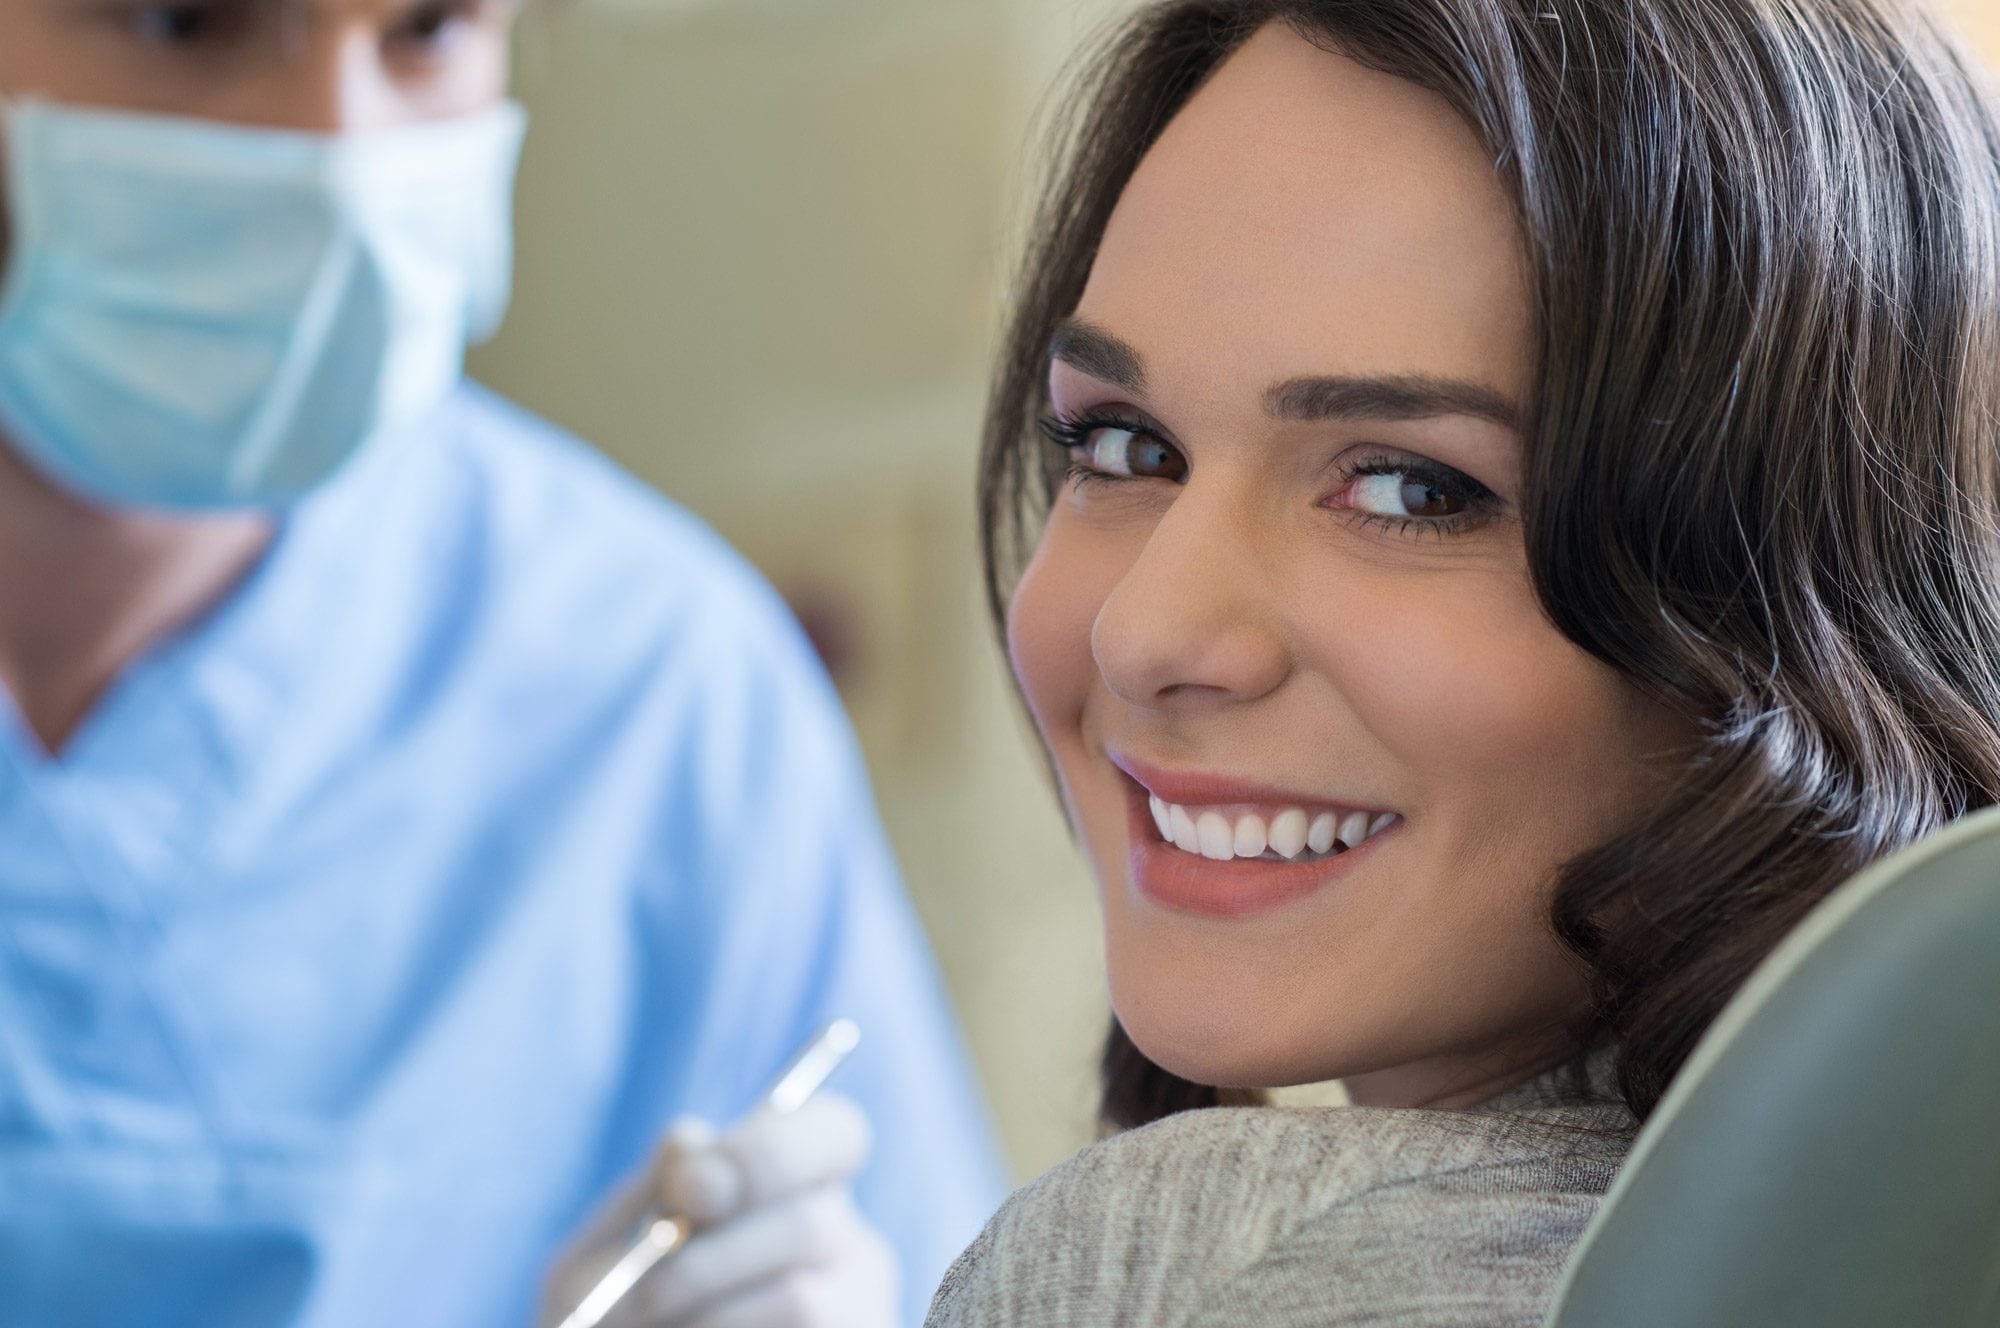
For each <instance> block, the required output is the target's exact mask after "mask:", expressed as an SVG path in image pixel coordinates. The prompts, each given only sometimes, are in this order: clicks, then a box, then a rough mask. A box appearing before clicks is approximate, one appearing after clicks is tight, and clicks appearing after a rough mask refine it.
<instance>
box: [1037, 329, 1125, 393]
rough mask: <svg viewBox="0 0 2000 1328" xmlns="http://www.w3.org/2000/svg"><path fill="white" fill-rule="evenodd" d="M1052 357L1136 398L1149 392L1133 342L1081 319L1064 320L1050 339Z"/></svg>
mask: <svg viewBox="0 0 2000 1328" xmlns="http://www.w3.org/2000/svg"><path fill="white" fill-rule="evenodd" d="M1049 358H1050V359H1051V360H1061V361H1062V362H1063V363H1064V364H1067V365H1069V366H1070V367H1071V368H1073V369H1076V370H1077V371H1079V372H1081V373H1087V374H1089V375H1090V376H1091V377H1092V378H1095V379H1098V380H1099V381H1101V382H1106V383H1109V384H1111V386H1113V387H1116V388H1122V389H1123V390H1125V391H1127V392H1131V393H1133V394H1134V395H1137V394H1139V393H1142V392H1144V391H1145V390H1146V369H1145V365H1144V364H1143V363H1142V362H1141V360H1140V359H1139V352H1138V351H1136V350H1134V349H1132V345H1131V343H1130V342H1127V341H1122V340H1120V339H1119V338H1117V337H1114V336H1112V335H1111V334H1110V333H1109V332H1106V331H1105V330H1104V329H1103V328H1101V327H1098V326H1096V325H1095V324H1093V323H1088V322H1085V321H1084V320H1083V319H1081V318H1065V319H1064V320H1063V321H1062V322H1061V323H1058V324H1057V325H1056V330H1055V335H1053V336H1051V337H1050V338H1049Z"/></svg>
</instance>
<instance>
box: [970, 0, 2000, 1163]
mask: <svg viewBox="0 0 2000 1328" xmlns="http://www.w3.org/2000/svg"><path fill="white" fill-rule="evenodd" d="M1271 22H1285V23H1289V24H1291V25H1292V26H1293V27H1295V28H1296V29H1297V30H1298V31H1299V32H1301V33H1302V34H1304V35H1305V36H1306V37H1308V38H1309V39H1311V40H1313V41H1315V42H1317V43H1319V44H1321V45H1323V46H1325V47H1326V48H1328V49H1329V50H1335V51H1338V52H1340V53H1342V54H1344V55H1346V56H1349V57H1350V58H1353V59H1355V60H1358V61H1360V62H1361V63H1363V64H1366V65H1369V66H1372V67H1374V68H1376V69H1379V70H1381V71H1384V72H1387V73H1390V74H1394V75H1397V76H1399V77H1402V78H1406V79H1409V80H1410V81H1412V82H1414V83H1416V84H1419V85H1421V86H1422V87H1425V88H1427V89H1429V90H1431V91H1432V92H1435V93H1437V94H1439V95H1440V96H1442V97H1444V98H1445V99H1446V100H1447V101H1448V102H1449V103H1450V104H1451V105H1452V106H1453V107H1454V108H1455V109H1456V110H1457V111H1458V113H1459V114H1460V115H1461V116H1462V117H1463V118H1464V119H1465V121H1466V122H1467V123H1468V124H1470V125H1471V126H1472V128H1473V130H1474V131H1475V132H1476V133H1477V134H1478V135H1479V136H1480V138H1481V139H1482V140H1483V142H1484V143H1485V145H1486V146H1487V147H1488V148H1489V149H1490V151H1491V153H1492V156H1493V160H1494V162H1495V164H1496V169H1497V171H1498V172H1499V174H1500V177H1501V179H1502V182H1503V184H1504V185H1505V186H1506V187H1507V188H1509V190H1510V191H1511V193H1512V194H1513V196H1514V198H1515V199H1516V201H1517V203H1518V206H1519V215H1520V224H1521V228H1522V232H1523V235H1524V237H1525V239H1526V243H1527V249H1528V253H1529V255H1530V264H1531V270H1532V273H1533V278H1534V287H1535V291H1536V296H1537V300H1538V307H1537V310H1536V313H1537V315H1538V327H1539V332H1538V336H1539V345H1538V347H1537V349H1538V352H1539V360H1538V364H1539V369H1538V378H1537V382H1536V388H1535V396H1534V400H1533V404H1532V416H1533V418H1532V419H1531V420H1530V422H1529V426H1528V428H1527V431H1526V433H1527V437H1526V442H1525V450H1524V485H1523V495H1524V496H1523V501H1522V505H1521V508H1522V518H1523V522H1524V531H1525V538H1526V541H1527V551H1528V559H1529V564H1530V567H1531V569H1532V574H1533V577H1534V580H1535V585H1536V589H1537V592H1538V594H1539V597H1540V600H1541V603H1542V606H1543V609H1544V611H1545V612H1546V613H1547V614H1548V616H1549V618H1550V619H1551V620H1552V621H1553V623H1554V624H1555V626H1556V627H1557V629H1558V630H1560V631H1561V632H1562V633H1563V635H1565V636H1566V637H1568V638H1569V639H1570V640H1571V641H1573V642H1575V643H1576V644H1577V645H1578V646H1579V647H1581V648H1582V649H1584V650H1586V651H1588V652H1589V653H1590V654H1592V655H1593V656H1595V657H1597V658H1598V659H1600V660H1602V661H1604V662H1605V663H1606V664H1608V665H1609V666H1611V667H1612V668H1614V669H1616V670H1617V671H1618V672H1619V673H1621V674H1622V675H1624V676H1625V677H1626V678H1628V679H1629V680H1630V681H1631V682H1632V683H1633V684H1634V685H1636V686H1637V687H1639V688H1641V689H1643V690H1644V691H1645V692H1646V693H1648V694H1649V695H1652V696H1654V697H1656V698H1658V699H1660V700H1661V701H1663V702H1664V703H1666V704H1667V705H1669V706H1671V707H1672V708H1673V709H1675V710H1676V711H1678V712H1679V713H1681V714H1683V715H1685V716H1687V717H1688V718H1689V719H1690V720H1692V721H1693V722H1694V723H1695V724H1696V725H1698V727H1699V731H1700V733H1701V738H1700V741H1699V744H1698V746H1697V748H1696V750H1695V751H1694V752H1693V754H1692V756H1691V758H1690V759H1689V760H1688V762H1687V763H1686V767H1685V769H1684V770H1683V771H1678V772H1676V774H1677V778H1676V781H1675V784H1674V788H1673V791H1672V792H1671V793H1670V794H1669V795H1668V796H1667V797H1665V798H1664V799H1663V800H1662V801H1661V802H1660V804H1659V805H1657V806H1655V807H1652V808H1650V809H1648V811H1647V813H1646V814H1645V815H1644V816H1643V817H1642V818H1641V819H1640V820H1639V822H1638V823H1637V824H1634V825H1632V826H1630V827H1629V828H1628V829H1627V830H1626V831H1625V832H1624V833H1622V834H1620V835H1619V836H1618V837H1616V838H1615V839H1613V840H1611V841H1610V842H1609V843H1605V844H1603V845H1600V846H1599V847H1597V848H1596V849H1594V850H1593V851H1591V852H1589V853H1586V854H1584V855H1583V856H1582V857H1580V858H1578V859H1577V860H1575V861H1573V862H1570V863H1568V864H1567V865H1566V866H1565V867H1564V868H1563V870H1562V872H1561V875H1560V879H1559V880H1558V881H1557V882H1556V892H1555V896H1554V904H1553V909H1552V916H1551V919H1550V922H1551V926H1552V927H1553V928H1554V930H1555V932H1556V934H1557V936H1559V937H1560V939H1561V940H1562V941H1563V943H1564V944H1565V945H1566V946H1567V947H1568V948H1569V949H1570V951H1572V952H1573V953H1574V954H1575V956H1576V957H1577V959H1578V960H1579V961H1580V962H1581V963H1582V964H1583V965H1584V966H1585V968H1586V969H1587V971H1588V974H1589V977H1590V979H1591V984H1592V987H1593V991H1594V997H1595V1000H1594V1004H1593V1009H1592V1013H1591V1016H1590V1019H1589V1022H1588V1025H1587V1026H1586V1027H1583V1028H1581V1029H1579V1030H1577V1035H1578V1045H1579V1047H1580V1048H1582V1049H1589V1048H1593V1047H1598V1046H1603V1045H1611V1046H1615V1047H1616V1049H1617V1053H1616V1054H1617V1064H1618V1079H1619V1088H1620V1091H1621V1092H1622V1094H1623V1096H1624V1098H1625V1100H1626V1102H1627V1103H1628V1104H1629V1105H1630V1106H1631V1108H1632V1109H1633V1111H1634V1112H1635V1113H1636V1114H1637V1115H1639V1116H1640V1117H1641V1118H1643V1117H1645V1116H1646V1115H1647V1114H1648V1113H1649V1112H1650V1111H1651V1110H1652V1108H1653V1106H1654V1105H1655V1104H1656V1103H1657V1102H1658V1101H1659V1098H1660V1096H1661V1094H1662V1093H1663V1092H1664V1091H1665V1090H1666V1087H1667V1084H1668V1083H1669V1081H1671V1079H1672V1078H1673V1076H1674V1074H1675V1072H1676V1071H1677V1070H1678V1069H1679V1067H1680V1065H1681V1064H1682V1062H1683V1061H1685V1059H1686V1058H1687V1056H1688V1053H1689V1051H1690V1050H1691V1049H1692V1048H1693V1046H1694V1044H1695V1042H1696V1040H1697V1039H1698V1038H1699V1037H1700V1036H1701V1034H1702V1032H1703V1030H1704V1029H1706V1028H1707V1027H1708V1025H1709V1023H1710V1021H1711V1020H1712V1019H1713V1018H1714V1016H1715V1015H1716V1013H1717V1012H1718V1011H1719V1010H1720V1008H1721V1007H1722V1005H1723V1004H1724V1003H1725V1002H1726V1001H1727V1000H1728V999H1729V997H1730V996H1731V995H1732V994H1733V993H1734V992H1735V991H1736V989H1737V987H1738V986H1739V985H1740V984H1741V983H1742V981H1743V979H1744V978H1745V977H1746V976H1747V975H1748V973H1749V972H1750V970H1751V969H1752V968H1754V967H1755V966H1756V965H1757V963H1758V962H1759V961H1760V960H1761V959H1762V958H1763V957H1764V956H1765V955H1766V954H1768V953H1769V951H1770V950H1771V948H1772V947H1773V946H1774V945H1775V944H1776V943H1777V941H1778V940H1779V938H1780V937H1782V936H1783V935H1784V933H1785V932H1786V931H1787V930H1789V929H1790V928H1791V927H1792V926H1793V924H1794V923H1796V922H1797V921H1798V920H1799V918H1800V917H1801V916H1802V915H1804V914H1805V913H1806V912H1807V910H1809V909H1810V908H1812V906H1813V905H1814V904H1815V903H1816V902H1818V901H1819V900H1820V899H1821V898H1823V897H1824V896H1825V895H1826V894H1827V893H1828V891H1830V890H1831V889H1832V888H1833V887H1834V886H1836V885H1837V884H1839V883H1840V882H1841V881H1842V880H1844V879H1846V878H1847V877H1849V876H1851V875H1852V874H1854V872H1856V871H1857V870H1859V869H1860V868H1862V867H1863V866H1865V865H1867V864H1868V863H1870V862H1872V861H1874V860H1875V859H1877V858H1880V857H1882V856H1883V855H1884V854H1887V853H1889V852H1891V851H1893V850H1895V849H1897V848H1899V847H1901V846H1902V845H1904V844H1907V843H1909V842H1910V841H1912V840H1914V839H1916V838H1918V837H1920V836H1922V835H1924V834H1927V833H1929V832H1930V831H1932V830H1935V829H1937V828H1938V827H1939V826H1940V825H1943V824H1944V823H1945V822H1947V821H1949V820H1951V819H1953V818H1954V817H1957V816H1961V815H1963V814H1964V813H1965V812H1967V811H1969V810H1971V809H1973V808H1977V807H1981V806H1985V805H1986V804H1988V803H1991V802H1993V801H1994V800H1995V798H1996V796H2000V478H1996V469H1997V467H1996V461H2000V455H1996V445H2000V129H1997V128H1996V124H1995V121H1994V118H1993V116H1992V114H1991V113H1990V112H1989V110H1988V109H1987V107H1986V104H1985V102H1984V101H1983V100H1982V98H1983V89H1982V87H1981V86H1980V81H1979V79H1978V77H1977V76H1976V75H1975V73H1974V72H1973V70H1972V67H1971V65H1970V62H1969V61H1968V59H1967V58H1966V56H1965V55H1964V54H1963V53H1962V51H1961V50H1960V48H1959V47H1958V46H1957V45H1955V44H1954V42H1953V41H1952V40H1951V39H1950V38H1949V37H1948V36H1947V35H1946V34H1945V33H1944V32H1943V31H1942V30H1941V29H1940V28H1939V26H1938V25H1937V24H1936V23H1935V22H1934V21H1933V20H1931V19H1930V18H1929V17H1928V16H1927V15H1925V14H1924V13H1923V12H1922V11H1921V10H1919V9H1917V8H1915V7H1913V6H1911V5H1908V4H1904V3H1899V2H1898V0H1170V2H1169V3H1165V4H1158V5H1154V6H1152V7H1149V8H1147V9H1145V10H1143V11H1142V12H1140V13H1139V14H1138V15H1137V16H1136V17H1135V18H1133V19H1132V20H1131V21H1130V22H1129V23H1128V24H1127V25H1125V26H1124V27H1123V28H1122V29H1121V30H1120V32H1119V33H1118V35H1116V36H1115V38H1113V39H1112V40H1111V41H1110V43H1109V44H1108V45H1106V46H1105V47H1104V49H1103V50H1102V51H1101V52H1100V53H1099V55H1098V56H1097V58H1096V60H1095V61H1094V62H1093V63H1092V64H1091V65H1090V66H1089V73H1088V74H1087V76H1086V78H1085V81H1084V84H1083V86H1084V87H1085V88H1086V92H1085V93H1084V94H1083V95H1081V96H1080V97H1079V98H1078V99H1077V100H1076V102H1075V105H1076V106H1077V108H1078V109H1079V113H1078V114H1076V115H1075V116H1074V117H1073V118H1072V119H1071V120H1070V121H1069V129H1068V133H1067V136H1066V138H1065V139H1064V141H1063V142H1062V143H1061V144H1060V145H1059V146H1060V151H1059V154H1058V166H1057V168H1056V174H1055V176H1054V178H1053V183H1052V185H1051V187H1050V189H1049V191H1048V193H1047V196H1046V199H1045V201H1044V203H1043V207H1042V210H1041V213H1040V215H1039V218H1038V221H1037V224H1036V227H1035V230H1034V234H1033V239H1032V243H1031V246H1030V249H1029V253H1028V256H1027V259H1026V264H1025V269H1024V272H1023V280H1022V284H1021V286H1020V289H1019V297H1018V302H1017V304H1016V307H1015V309H1014V312H1013V317H1012V321H1011V323H1010V326H1009V329H1008V332H1007V335H1006V340H1005V345H1004V350H1003V354H1002V358H1001V363H1000V366H999V376H998V379H997V381H996V383H995V386H994V391H993V396H992V399H991V403H990V408H989V414H988V418H987V423H986V430H985V440H984V451H983V456H982V461H981V477H980V514H981V535H982V540H983V544H984V549H985V554H986V565H987V590H988V595H989V597H990V600H991V603H992V607H993V610H994V613H995V615H996V617H1002V616H1004V613H1005V608H1006V603H1007V598H1008V595H1009V593H1010V591H1011V587H1012V585H1013V583H1014V580H1015V578H1016V576H1017V574H1018V570H1019V568H1020V566H1021V564H1022V560H1023V558H1024V557H1025V556H1026V554H1027V553H1028V552H1029V550H1030V549H1031V548H1032V544H1033V541H1034V538H1035V536H1036V533H1037V531H1038V529H1039V524H1040V521H1041V519H1042V517H1043V516H1044V515H1045V514H1046V512H1047V509H1048V505H1049V502H1050V501H1051V498H1052V496H1053V493H1054V490H1055V486H1056V483H1057V478H1058V475H1059V468H1058V467H1056V466H1055V465H1054V464H1053V462H1054V458H1053V457H1052V456H1051V454H1050V453H1049V452H1048V450H1047V449H1046V447H1045V446H1044V445H1042V444H1040V443H1039V442H1038V441H1037V433H1036V429H1035V421H1036V419H1037V418H1038V417H1039V416H1040V415H1041V414H1042V413H1043V412H1044V411H1045V410H1046V409H1047V405H1048V403H1047V386H1046V378H1047V361H1048V346H1049V338H1050V336H1051V334H1052V333H1053V332H1054V330H1055V328H1056V326H1057V324H1058V323H1059V322H1060V321H1061V320H1062V319H1063V318H1064V317H1066V316H1067V315H1068V314H1069V313H1070V312H1071V311H1072V310H1073V309H1074V308H1075V306H1076V303H1077V300H1078V298H1079V297H1080V295H1081V293H1082V290H1083V286H1084V281H1085V278H1086V277H1087V276H1088V274H1089V270H1090V265H1091V262H1092V258H1093V256H1094V254H1095V251H1096V247H1097V244H1098V241H1099V239H1100V237H1101V236H1102V234H1103V231H1104V228H1105V225H1106V223H1107V221H1108V219H1109V217H1110V215H1111V210H1112V207H1113V205H1114V204H1115V203H1116V202H1117V200H1118V196H1119V194H1120V193H1121V192H1122V191H1123V189H1124V186H1125V184H1126V182H1127V180H1128V179H1129V178H1130V177H1131V175H1132V172H1133V170H1134V169H1135V167H1136V166H1137V165H1138V162H1139V159H1140V158H1141V157H1142V156H1143V155H1144V153H1145V152H1146V150H1147V148H1148V147H1149V146H1150V145H1151V144H1152V142H1153V141H1154V139H1155V138H1156V137H1157V136H1158V135H1159V133H1160V131H1161V129H1162V128H1163V127H1164V126H1165V124H1166V123H1167V121H1168V120H1169V119H1171V118H1172V117H1173V115H1174V114H1175V113H1176V112H1177V111H1178V110H1179V109H1180V108H1181V107H1182V106H1183V105H1184V104H1185V103H1186V102H1187V100H1188V99H1189V97H1190V96H1191V95H1192V94H1193V93H1194V91H1195V90H1196V89H1197V88H1198V87H1199V86H1200V85H1201V84H1202V82H1203V81H1204V80H1205V79H1206V78H1207V77H1208V75H1209V74H1210V73H1212V72H1213V71H1214V70H1215V69H1216V68H1217V67H1218V66H1219V65H1220V64H1221V63H1222V62H1223V61H1224V60H1225V59H1227V58H1228V56H1229V55H1230V53H1231V52H1233V51H1234V50H1236V48H1237V47H1238V46H1240V45H1241V44H1242V43H1243V41H1244V40H1245V39H1246V38H1247V37H1248V36H1249V35H1250V34H1251V33H1252V32H1254V31H1256V30H1257V29H1258V28H1260V27H1262V26H1263V25H1265V24H1267V23H1271ZM1103 1069H1104V1098H1103V1115H1104V1118H1105V1120H1106V1122H1107V1124H1110V1125H1114V1126H1129V1125H1137V1124H1142V1123H1144V1122H1146V1121H1149V1120H1154V1119H1157V1118H1159V1117H1161V1116H1164V1115H1167V1114H1169V1113H1171V1112H1174V1111H1177V1110H1182V1109H1184V1108H1188V1107H1194V1106H1202V1105H1209V1104H1213V1103H1215V1102H1216V1101H1218V1100H1221V1098H1220V1096H1219V1095H1218V1093H1217V1091H1216V1090H1215V1089H1212V1088H1207V1087H1204V1086H1202V1085H1197V1084H1192V1083H1189V1082H1187V1081H1185V1080H1181V1079H1178V1078H1176V1077H1174V1076H1173V1075H1171V1074H1168V1073H1167V1072H1166V1071H1164V1070H1162V1069H1160V1068H1159V1067H1158V1066H1156V1065H1154V1064H1152V1063H1151V1062H1150V1061H1148V1060H1147V1059H1146V1058H1145V1057H1144V1056H1143V1055H1142V1054H1141V1053H1140V1052H1139V1051H1138V1050H1137V1049H1136V1048H1135V1047H1134V1046H1133V1045H1132V1044H1131V1042H1130V1041H1129V1040H1128V1039H1126V1038H1125V1036H1124V1034H1123V1033H1122V1031H1120V1030H1119V1029H1118V1028H1117V1027H1116V1025H1115V1024H1114V1026H1113V1029H1112V1034H1111V1039H1110V1042H1109V1044H1108V1046H1107V1047H1106V1051H1105V1057H1104V1067H1103Z"/></svg>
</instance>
